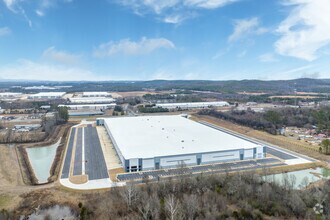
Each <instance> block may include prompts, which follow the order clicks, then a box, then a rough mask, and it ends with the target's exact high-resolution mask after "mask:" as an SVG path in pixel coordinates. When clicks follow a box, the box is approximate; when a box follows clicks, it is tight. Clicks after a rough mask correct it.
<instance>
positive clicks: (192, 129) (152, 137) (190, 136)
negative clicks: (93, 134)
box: [97, 115, 265, 172]
mask: <svg viewBox="0 0 330 220" xmlns="http://www.w3.org/2000/svg"><path fill="white" fill-rule="evenodd" d="M97 124H98V125H104V126H105V128H106V129H107V131H108V134H109V136H110V138H111V140H112V143H113V145H114V147H115V149H116V151H117V154H118V156H119V158H120V160H121V162H122V165H123V166H124V169H125V171H126V172H135V171H140V170H153V169H162V168H171V167H177V166H178V165H180V164H182V163H184V164H186V165H201V164H210V163H216V162H223V161H235V160H246V159H253V158H263V157H264V154H265V152H264V147H263V146H260V145H256V144H254V143H252V142H249V141H246V140H243V139H241V138H238V137H235V136H233V135H230V134H227V133H225V132H221V131H219V130H216V129H213V128H211V127H208V126H206V125H203V124H200V123H197V122H195V121H192V120H190V119H187V118H184V117H181V116H179V115H176V116H140V117H121V118H106V119H98V120H97Z"/></svg>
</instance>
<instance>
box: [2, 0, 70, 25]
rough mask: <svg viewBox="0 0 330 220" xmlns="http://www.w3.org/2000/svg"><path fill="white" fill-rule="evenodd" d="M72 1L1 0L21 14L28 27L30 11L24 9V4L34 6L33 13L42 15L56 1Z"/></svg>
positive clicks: (66, 0) (68, 1)
mask: <svg viewBox="0 0 330 220" xmlns="http://www.w3.org/2000/svg"><path fill="white" fill-rule="evenodd" d="M72 1H73V0H39V1H33V0H3V2H4V4H5V5H6V7H7V8H8V9H9V10H10V11H12V12H13V13H15V14H20V15H22V16H23V17H24V18H25V20H26V21H27V22H28V24H29V26H30V27H32V21H31V20H30V18H29V16H28V14H30V13H29V12H30V11H29V10H27V11H26V9H27V7H26V8H25V6H26V5H29V8H34V9H33V10H32V11H33V13H36V14H37V15H38V16H40V17H43V16H44V15H45V11H46V10H47V9H49V8H51V7H54V6H56V5H57V4H58V3H70V2H72ZM31 5H32V6H31Z"/></svg>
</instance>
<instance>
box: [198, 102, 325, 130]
mask: <svg viewBox="0 0 330 220" xmlns="http://www.w3.org/2000/svg"><path fill="white" fill-rule="evenodd" d="M198 114H200V115H210V116H213V117H216V118H221V119H224V120H229V121H232V122H234V123H237V124H241V125H244V126H248V127H251V128H253V129H258V130H263V131H266V132H268V133H270V134H277V133H278V129H280V128H282V127H284V126H296V127H300V128H302V127H305V128H312V127H313V126H314V125H316V126H317V132H319V133H325V134H327V135H329V131H330V108H329V107H323V108H320V109H302V108H297V109H296V108H280V109H276V110H268V111H266V112H254V111H251V110H247V111H237V110H231V111H229V112H220V111H216V110H214V109H203V110H201V111H199V113H198Z"/></svg>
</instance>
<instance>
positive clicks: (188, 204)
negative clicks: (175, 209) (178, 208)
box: [183, 195, 199, 220]
mask: <svg viewBox="0 0 330 220" xmlns="http://www.w3.org/2000/svg"><path fill="white" fill-rule="evenodd" d="M183 203H184V209H185V217H186V218H187V219H189V220H192V219H194V217H195V214H196V212H197V210H198V207H199V204H198V197H197V196H196V195H184V196H183Z"/></svg>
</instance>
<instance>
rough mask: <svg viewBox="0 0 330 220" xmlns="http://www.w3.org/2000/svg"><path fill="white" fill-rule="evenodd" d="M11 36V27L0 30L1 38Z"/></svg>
mask: <svg viewBox="0 0 330 220" xmlns="http://www.w3.org/2000/svg"><path fill="white" fill-rule="evenodd" d="M9 34H11V30H10V28H9V27H2V28H0V37H2V36H6V35H9Z"/></svg>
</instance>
